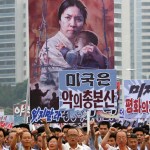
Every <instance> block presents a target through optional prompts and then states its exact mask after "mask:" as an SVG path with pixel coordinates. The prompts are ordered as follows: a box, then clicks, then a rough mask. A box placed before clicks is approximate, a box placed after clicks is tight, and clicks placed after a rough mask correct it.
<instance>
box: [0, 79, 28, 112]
mask: <svg viewBox="0 0 150 150" xmlns="http://www.w3.org/2000/svg"><path fill="white" fill-rule="evenodd" d="M26 92H27V80H26V81H24V82H22V83H18V84H16V86H11V85H0V107H3V108H7V109H6V110H5V111H6V112H7V113H10V112H11V110H12V108H13V104H15V103H18V102H20V101H22V100H25V99H26Z"/></svg>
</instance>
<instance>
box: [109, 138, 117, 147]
mask: <svg viewBox="0 0 150 150" xmlns="http://www.w3.org/2000/svg"><path fill="white" fill-rule="evenodd" d="M108 144H109V145H110V146H113V147H115V146H116V140H115V138H113V137H110V138H109V139H108Z"/></svg>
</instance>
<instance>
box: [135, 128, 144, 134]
mask: <svg viewBox="0 0 150 150" xmlns="http://www.w3.org/2000/svg"><path fill="white" fill-rule="evenodd" d="M138 131H141V132H143V134H144V130H143V128H142V127H135V128H134V129H133V133H136V132H138Z"/></svg>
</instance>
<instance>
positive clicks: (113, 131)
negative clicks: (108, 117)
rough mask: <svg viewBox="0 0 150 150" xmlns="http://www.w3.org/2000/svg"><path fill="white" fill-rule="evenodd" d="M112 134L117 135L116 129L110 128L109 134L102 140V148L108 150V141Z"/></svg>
mask: <svg viewBox="0 0 150 150" xmlns="http://www.w3.org/2000/svg"><path fill="white" fill-rule="evenodd" d="M111 133H116V128H114V127H110V128H109V130H108V132H107V134H106V135H105V136H104V138H103V139H102V142H101V146H102V148H103V149H104V150H107V149H108V145H107V142H108V139H109V137H110V134H111Z"/></svg>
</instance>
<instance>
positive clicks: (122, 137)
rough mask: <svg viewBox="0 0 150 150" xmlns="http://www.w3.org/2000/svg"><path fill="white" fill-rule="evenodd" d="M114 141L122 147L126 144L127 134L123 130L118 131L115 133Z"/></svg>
mask: <svg viewBox="0 0 150 150" xmlns="http://www.w3.org/2000/svg"><path fill="white" fill-rule="evenodd" d="M116 143H117V145H118V146H119V147H124V146H126V144H127V135H126V133H125V132H124V131H118V132H117V134H116Z"/></svg>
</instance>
